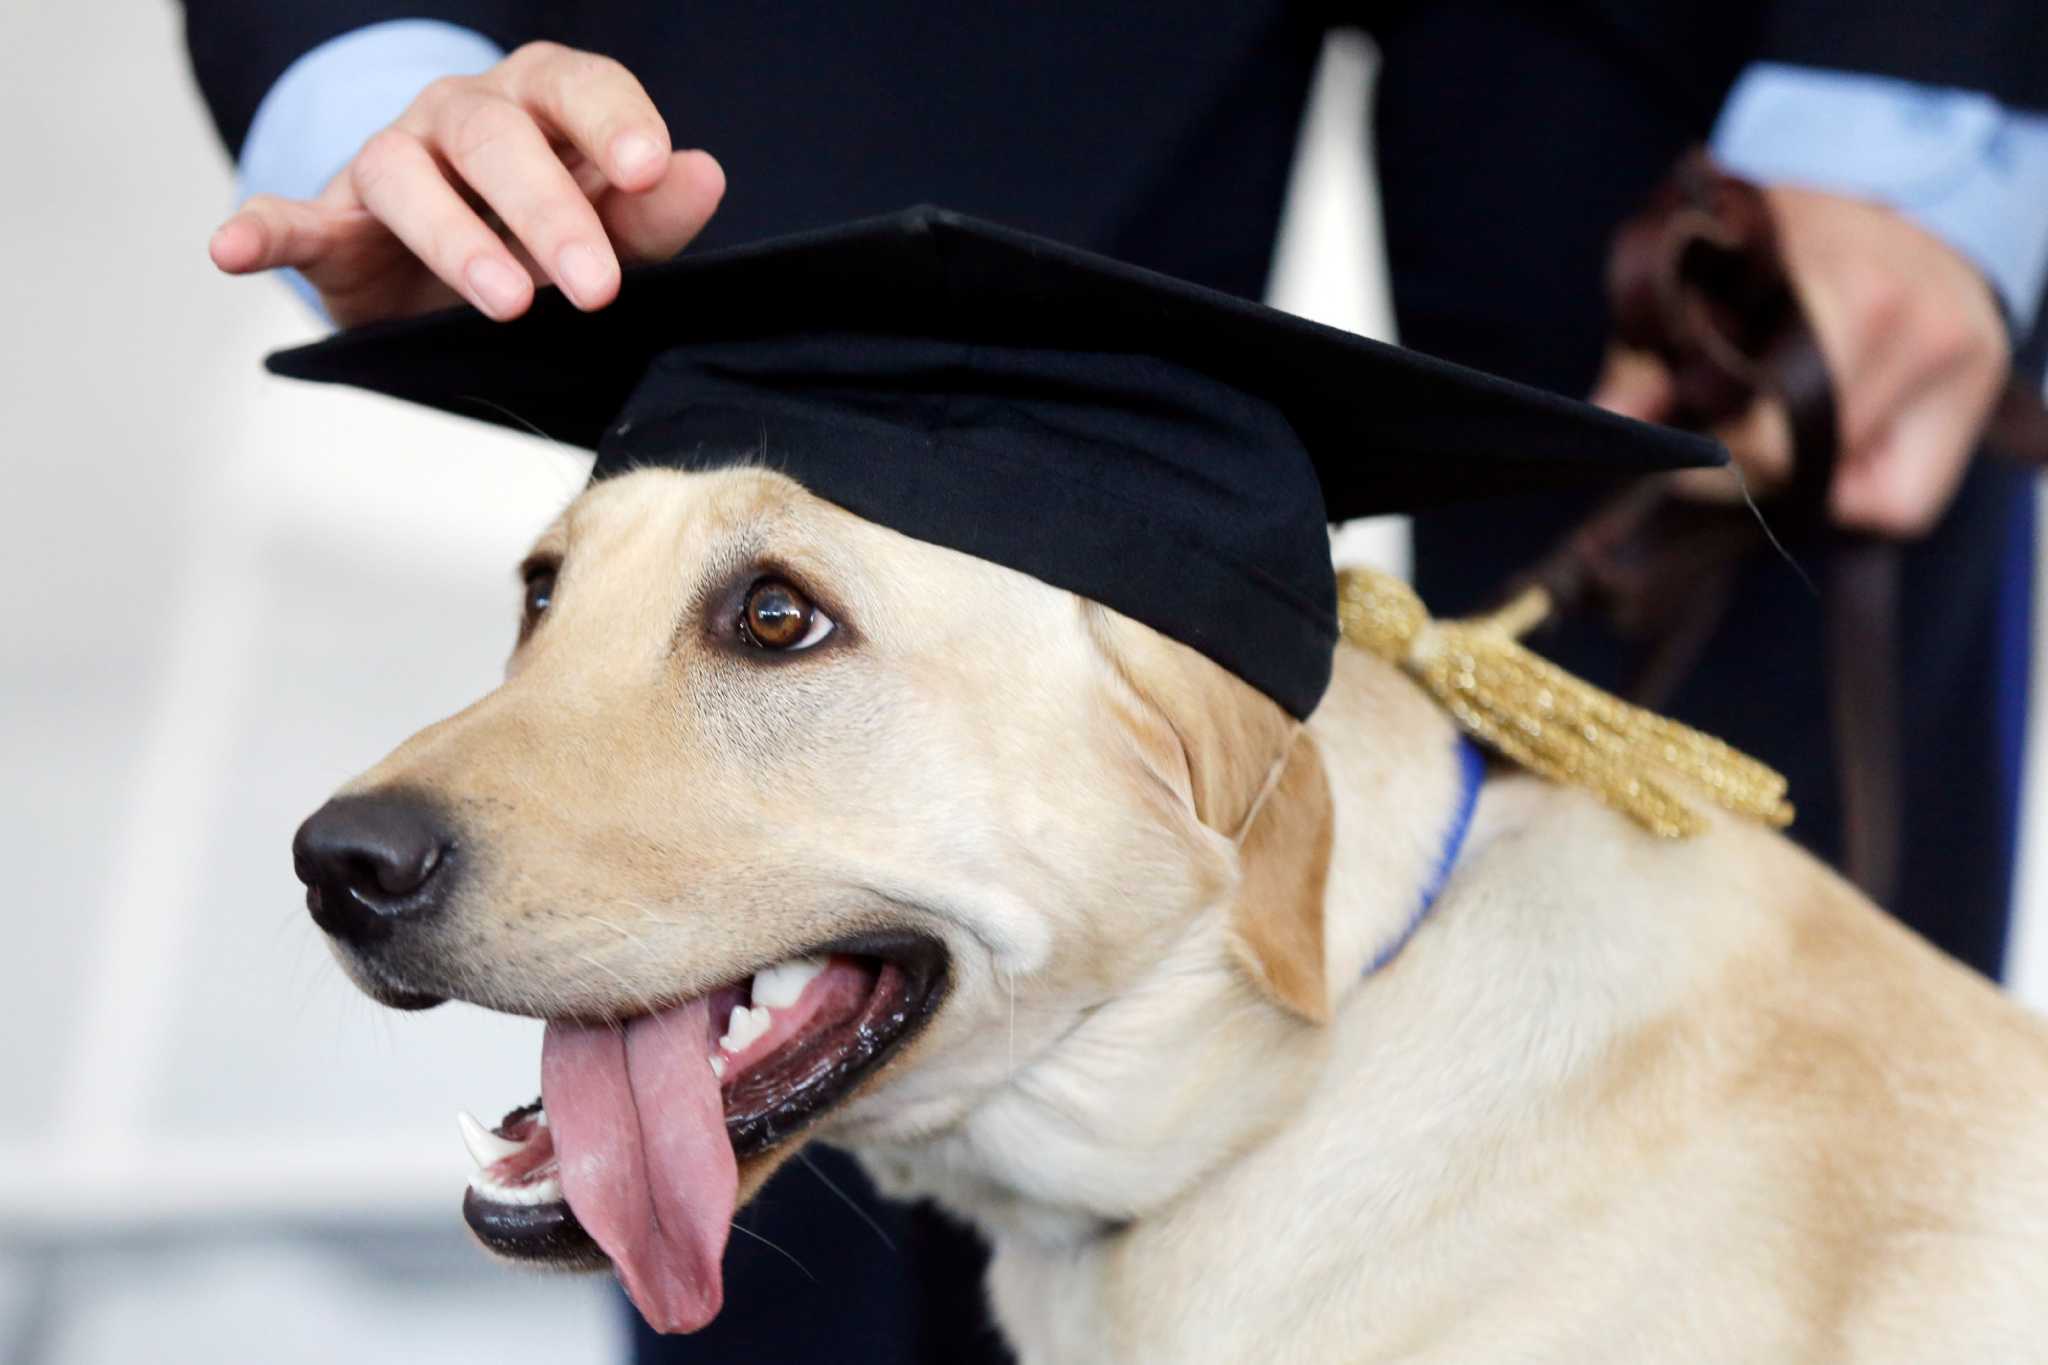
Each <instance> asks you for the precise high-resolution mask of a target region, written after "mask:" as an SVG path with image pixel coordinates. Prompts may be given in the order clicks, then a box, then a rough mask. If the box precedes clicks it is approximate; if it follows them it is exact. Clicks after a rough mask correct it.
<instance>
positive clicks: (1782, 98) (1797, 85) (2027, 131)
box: [1595, 53, 2048, 535]
mask: <svg viewBox="0 0 2048 1365" xmlns="http://www.w3.org/2000/svg"><path fill="white" fill-rule="evenodd" d="M1936 55H1937V56H1939V54H1938V53H1937V54H1936ZM1944 60H1945V59H1944ZM1937 65H1939V63H1937ZM1712 146H1713V151H1714V154H1715V157H1716V160H1718V161H1719V162H1721V164H1722V165H1723V166H1725V167H1726V168H1727V169H1728V170H1730V171H1733V172H1734V173H1736V174H1739V175H1742V176H1744V177H1746V178H1748V179H1751V180H1754V181H1757V182H1759V183H1761V184H1763V185H1765V186H1766V196H1767V198H1768V199H1769V201H1770V203H1771V208H1772V215H1773V218H1774V219H1775V222H1776V226H1777V230H1778V236H1779V241H1780V245H1781V247H1782V248H1783V251H1784V255H1785V260H1786V267H1787V270H1788V272H1789V273H1790V275H1791V278H1792V283H1793V286H1794V288H1795V290H1796V291H1797V292H1798V294H1799V296H1800V300H1801V303H1802V304H1803V305H1804V307H1805V309H1806V312H1807V315H1808V320H1809V322H1810V323H1811V325H1812V326H1813V329H1814V333H1815V336H1816V338H1817V339H1818V341H1819V343H1820V347H1821V351H1822V353H1823V355H1824V356H1825V357H1826V358H1827V361H1828V367H1829V371H1830V374H1831V376H1832V378H1833V380H1834V387H1835V394H1836V401H1837V405H1838V421H1839V427H1840V432H1841V449H1840V451H1839V452H1838V456H1837V467H1836V474H1835V481H1834V486H1833V488H1832V489H1830V507H1831V511H1832V513H1833V515H1834V516H1835V518H1836V520H1838V521H1839V522H1841V523H1842V524H1844V525H1846V526H1851V527H1856V528H1860V529H1866V530H1874V531H1879V532H1883V533H1888V534H1894V535H1915V534H1919V533H1922V532H1924V531H1925V530H1927V529H1928V528H1929V527H1931V526H1932V525H1933V523H1934V522H1935V521H1936V520H1937V519H1938V518H1939V516H1940V514H1941V513H1942V511H1943V510H1944V509H1945V508H1946V507H1947V505H1948V501H1949V498H1950V497H1951V496H1952V495H1953V493H1954V491H1955V488H1956V486H1957V484H1958V483H1959V482H1960V481H1961V479H1962V475H1963V472H1964V469H1965V467H1966V464H1967V461H1968V458H1969V456H1970V453H1971V451H1972V449H1973V448H1974V447H1975V444H1976V441H1977V437H1978V434H1979V432H1980V431H1981V429H1982V427H1983V423H1984V421H1985V418H1986V416H1987V415H1988V413H1989V412H1990V409H1991V406H1992V404H1993V403H1994V402H1995V401H1996V399H1997V396H1998V393H1999V392H2000V390H2001V389H2002V387H2003V385H2004V383H2005V379H2006V375H2007V370H2008V367H2009V365H2010V356H2011V339H2010V336H2009V335H2008V330H2007V322H2008V320H2010V321H2011V322H2012V323H2013V324H2015V325H2016V326H2017V327H2018V328H2019V329H2020V330H2022V331H2024V330H2025V327H2026V326H2027V325H2029V324H2030V323H2031V321H2032V318H2033V316H2034V313H2035V310H2036V308H2037V307H2038V305H2039V302H2040V298H2041V292H2042V288H2043V284H2044V280H2048V117H2043V116H2040V115H2035V114H2031V113H2027V112H2023V111H2019V110H2015V109H2013V108H2010V107H2007V106H2006V105H2003V104H2001V103H2000V102H1999V101H1997V100H1995V99H1993V98H1992V97H1990V96H1989V95H1986V94H1984V93H1982V92H1979V91H1971V90H1964V89H1944V88H1936V87H1930V86H1925V85H1919V84H1914V83H1911V82H1907V81H1903V80H1899V79H1894V78H1891V77H1886V76H1877V75H1868V74H1851V73H1848V72H1842V71H1830V70H1822V69H1817V68H1812V67H1801V66H1788V65H1783V64H1776V63H1764V64H1759V65H1757V66H1754V67H1752V68H1751V69H1749V70H1748V71H1746V72H1745V73H1744V75H1743V77H1742V78H1741V79H1740V80H1739V81H1737V83H1736V85H1735V87H1734V88H1733V90H1732V91H1731V92H1730V96H1729V98H1728V100H1727V103H1726V104H1725V105H1724V108H1723V111H1722V114H1721V117H1720V119H1719V121H1718V123H1717V126H1716V128H1715V131H1714V137H1713V144H1712ZM2001 305H2002V309H2001ZM1595 401H1598V402H1600V403H1602V404H1604V405H1605V406H1608V407H1612V408H1615V409H1616V410H1618V411H1623V412H1627V413H1630V414H1631V415H1634V416H1639V417H1644V418H1647V419H1650V420H1656V419H1657V418H1658V417H1660V416H1661V414H1662V413H1663V412H1664V411H1665V410H1666V409H1667V408H1668V403H1669V380H1668V376H1667V375H1665V374H1664V373H1663V371H1662V369H1661V367H1660V366H1658V365H1656V364H1655V363H1654V362H1649V361H1646V360H1645V359H1644V358H1643V357H1640V356H1636V355H1632V354H1629V353H1625V352H1622V351H1619V350H1617V351H1615V352H1612V353H1610V357H1609V364H1608V369H1607V373H1606V375H1605V377H1604V378H1603V381H1602V383H1601V386H1600V388H1599V389H1598V391H1597V392H1596V394H1595ZM1717 434H1718V435H1720V436H1721V437H1722V439H1723V440H1725V441H1726V442H1727V443H1728V445H1729V448H1730V450H1731V451H1732V452H1733V453H1734V454H1735V456H1736V458H1737V460H1738V462H1739V463H1740V464H1741V465H1742V466H1743V467H1744V468H1745V469H1746V470H1747V471H1748V472H1749V473H1750V474H1751V475H1752V476H1753V477H1754V479H1755V481H1756V482H1758V483H1760V484H1762V485H1764V486H1768V485H1770V484H1771V483H1773V482H1776V481H1778V480H1781V479H1782V478H1783V477H1785V475H1786V473H1787V472H1788V471H1789V468H1790V463H1791V450H1790V436H1789V430H1788V428H1787V427H1786V424H1785V422H1784V420H1783V417H1782V414H1781V413H1780V412H1779V411H1778V410H1777V409H1776V407H1775V405H1760V406H1759V407H1758V408H1757V409H1756V410H1755V411H1753V412H1752V413H1750V414H1749V415H1748V416H1747V417H1746V418H1745V419H1744V420H1742V421H1741V422H1739V423H1736V424H1734V425H1731V426H1730V427H1728V428H1726V429H1724V430H1722V431H1720V432H1718V433H1717Z"/></svg>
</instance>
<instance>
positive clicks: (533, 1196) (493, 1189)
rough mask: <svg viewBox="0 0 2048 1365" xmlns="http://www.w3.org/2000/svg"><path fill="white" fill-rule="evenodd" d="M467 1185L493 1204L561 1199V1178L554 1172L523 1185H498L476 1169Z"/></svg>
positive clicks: (556, 1200) (531, 1203) (536, 1202)
mask: <svg viewBox="0 0 2048 1365" xmlns="http://www.w3.org/2000/svg"><path fill="white" fill-rule="evenodd" d="M469 1187H470V1188H471V1189H473V1190H475V1191H476V1192H477V1193H478V1194H480V1195H482V1196H483V1197H484V1198H486V1199H488V1200H490V1201H491V1202H492V1203H494V1204H526V1205H533V1204H556V1203H560V1202H561V1200H562V1180H561V1177H560V1176H559V1175H555V1174H549V1175H545V1176H542V1177H541V1178H540V1179H538V1180H535V1181H533V1182H531V1183H529V1184H525V1185H500V1184H499V1183H498V1182H497V1181H495V1180H493V1179H491V1178H490V1176H488V1175H486V1174H485V1173H484V1172H482V1171H478V1172H477V1173H476V1174H474V1175H472V1176H471V1177H470V1178H469Z"/></svg>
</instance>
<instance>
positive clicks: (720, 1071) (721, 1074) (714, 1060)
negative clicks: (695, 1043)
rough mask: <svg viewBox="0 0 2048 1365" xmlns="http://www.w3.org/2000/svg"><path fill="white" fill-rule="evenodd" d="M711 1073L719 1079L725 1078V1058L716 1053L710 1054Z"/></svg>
mask: <svg viewBox="0 0 2048 1365" xmlns="http://www.w3.org/2000/svg"><path fill="white" fill-rule="evenodd" d="M711 1074H712V1075H714V1076H716V1077H717V1078H718V1079H719V1080H721V1081H722V1080H724V1079H725V1058H724V1057H723V1056H722V1055H720V1054H718V1053H713V1054H712V1057H711Z"/></svg>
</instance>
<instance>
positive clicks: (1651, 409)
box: [1592, 346, 1671, 422]
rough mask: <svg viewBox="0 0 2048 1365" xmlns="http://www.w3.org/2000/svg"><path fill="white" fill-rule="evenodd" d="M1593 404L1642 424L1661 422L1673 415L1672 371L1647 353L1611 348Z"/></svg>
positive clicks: (1619, 347)
mask: <svg viewBox="0 0 2048 1365" xmlns="http://www.w3.org/2000/svg"><path fill="white" fill-rule="evenodd" d="M1592 401H1593V402H1594V403H1595V404H1596V405H1598V406H1600V407H1603V408H1606V409H1607V410H1608V411H1609V412H1617V413H1620V414H1621V415H1622V416H1623V417H1633V418H1635V419H1636V420H1637V421H1640V422H1661V421H1663V420H1664V418H1665V417H1666V416H1667V415H1669V413H1670V412H1671V371H1670V370H1668V369H1666V368H1664V362H1663V361H1661V360H1659V359H1657V357H1655V356H1653V355H1651V354H1650V353H1649V352H1648V351H1635V350H1630V349H1628V348H1627V347H1625V346H1609V347H1608V348H1607V359H1606V360H1605V361H1604V362H1603V363H1602V365H1601V367H1600V382H1599V383H1597V384H1595V385H1594V386H1593V398H1592Z"/></svg>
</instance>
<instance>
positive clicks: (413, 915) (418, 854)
mask: <svg viewBox="0 0 2048 1365" xmlns="http://www.w3.org/2000/svg"><path fill="white" fill-rule="evenodd" d="M454 855H455V840H454V831H453V829H452V827H451V825H450V823H449V822H448V820H447V819H446V818H445V817H444V816H443V815H442V814H441V812H440V811H439V810H438V809H436V808H435V806H434V805H433V804H432V803H431V802H428V801H426V800H423V799H422V798H420V797H418V796H414V795H410V794H407V793H402V792H388V793H371V794H367V795H362V796H343V797H337V798H336V799H334V800H332V801H329V802H328V803H327V804H326V805H324V806H322V807H321V808H320V809H319V810H317V811H315V812H313V814H312V816H311V817H310V818H308V819H307V821H306V823H305V824H303V825H300V826H299V832H298V834H297V836H296V837H294V838H293V840H292V865H293V867H294V869H295V870H296V871H297V872H298V874H299V880H300V881H302V882H304V883H305V884H306V908H307V909H308V910H309V911H311V912H312V915H313V921H314V923H316V924H318V925H319V926H320V927H321V928H322V929H325V930H326V931H327V932H328V933H330V934H332V935H334V936H335V937H336V938H339V939H344V940H346V941H348V942H350V943H354V944H363V943H370V942H374V941H376V940H378V939H382V938H385V937H387V936H389V935H390V933H391V932H392V931H393V930H394V929H397V928H399V927H400V926H401V925H403V924H407V923H411V922H415V921H419V920H423V919H425V918H427V917H428V916H430V915H432V914H433V913H434V912H435V911H436V910H438V909H439V908H440V906H441V902H442V900H443V899H444V898H445V896H446V893H447V888H448V885H449V882H450V881H451V877H450V873H449V864H450V862H452V861H453V859H454Z"/></svg>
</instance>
